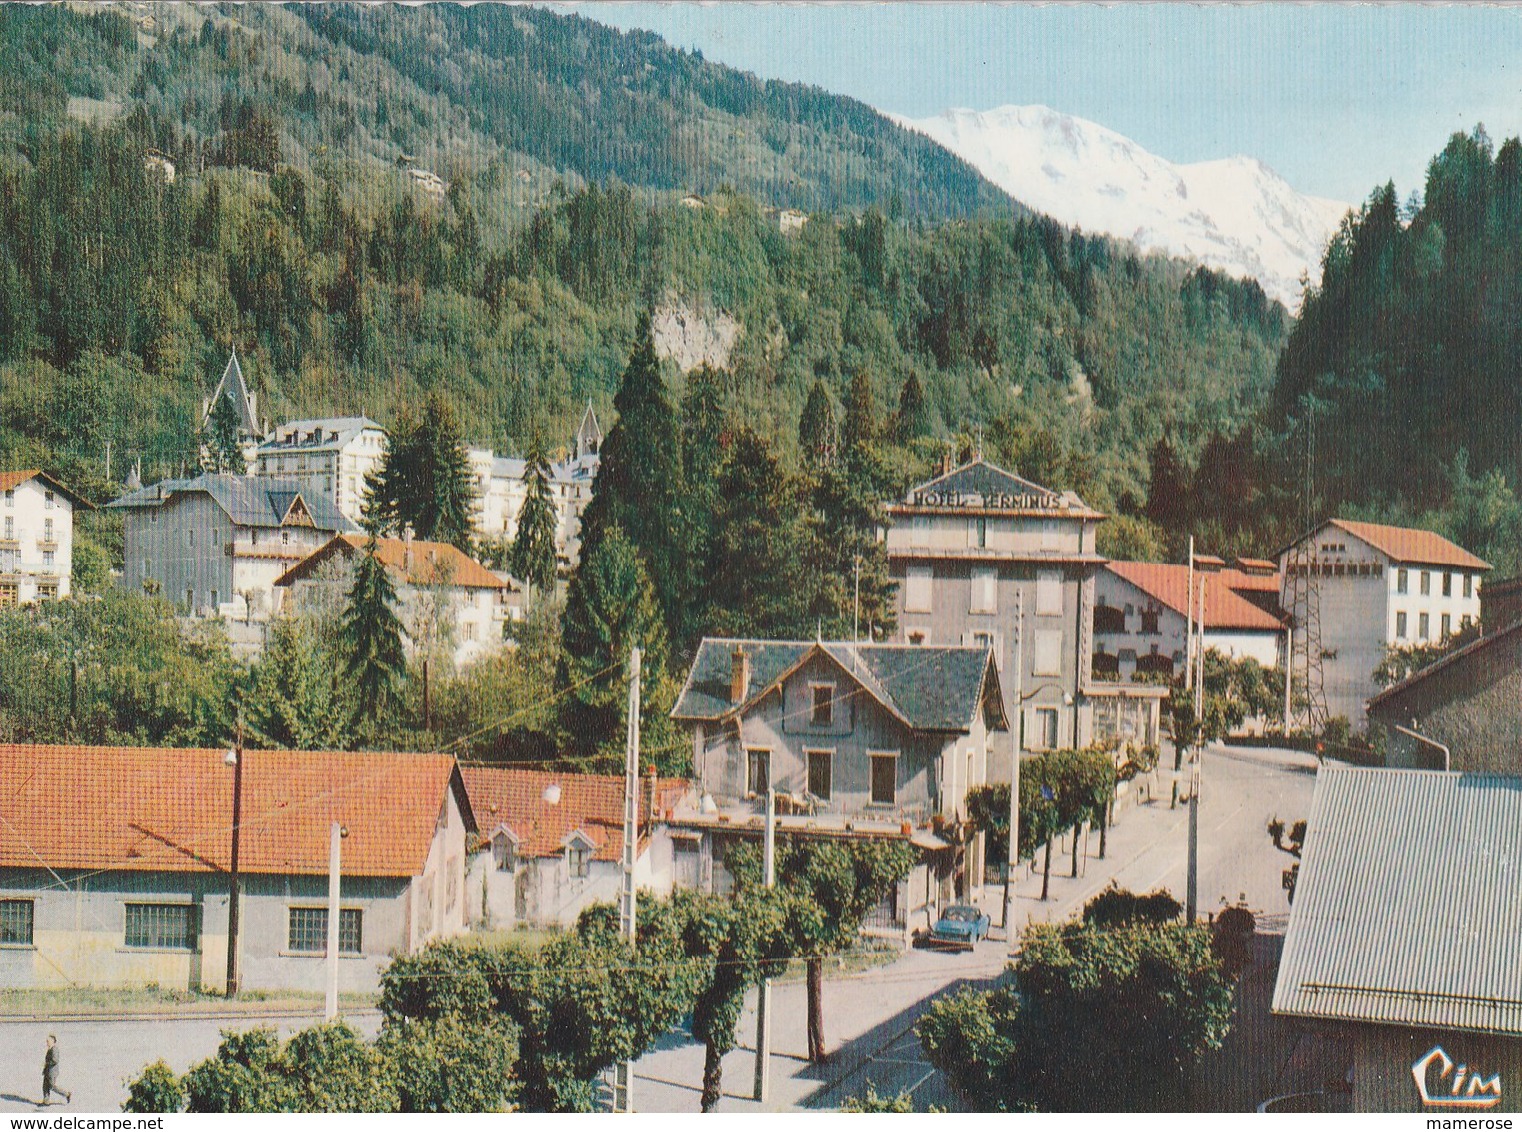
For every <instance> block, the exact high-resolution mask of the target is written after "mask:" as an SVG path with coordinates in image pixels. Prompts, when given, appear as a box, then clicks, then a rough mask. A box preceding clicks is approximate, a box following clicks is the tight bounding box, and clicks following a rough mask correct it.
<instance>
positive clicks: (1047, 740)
mask: <svg viewBox="0 0 1522 1132" xmlns="http://www.w3.org/2000/svg"><path fill="white" fill-rule="evenodd" d="M1035 715H1036V734H1035V742H1034V743H1033V744H1032V746H1033V747H1034V748H1035V749H1036V750H1038V751H1051V750H1055V749H1056V747H1057V709H1056V708H1054V707H1043V708H1037V709H1036V712H1035Z"/></svg>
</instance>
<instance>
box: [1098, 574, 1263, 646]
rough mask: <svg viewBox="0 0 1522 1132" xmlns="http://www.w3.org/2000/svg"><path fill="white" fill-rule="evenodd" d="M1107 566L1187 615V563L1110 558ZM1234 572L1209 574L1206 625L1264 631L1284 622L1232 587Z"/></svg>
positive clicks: (1206, 596) (1206, 597) (1140, 588)
mask: <svg viewBox="0 0 1522 1132" xmlns="http://www.w3.org/2000/svg"><path fill="white" fill-rule="evenodd" d="M1106 569H1108V570H1110V571H1111V572H1112V573H1114V574H1115V575H1117V576H1118V577H1121V578H1124V579H1125V580H1126V581H1128V582H1130V583H1131V584H1132V585H1133V586H1135V587H1136V588H1137V589H1139V590H1141V591H1142V592H1143V593H1144V594H1146V595H1147V596H1148V597H1151V598H1152V599H1153V600H1155V601H1157V602H1159V603H1161V604H1162V605H1165V606H1167V607H1168V608H1169V609H1171V610H1173V611H1174V612H1175V613H1177V614H1179V615H1180V616H1186V615H1187V613H1188V607H1189V596H1188V595H1189V567H1187V566H1179V565H1174V564H1173V563H1168V562H1111V563H1110V564H1109V565H1108V566H1107V567H1106ZM1236 573H1239V571H1234V570H1221V571H1216V572H1215V573H1212V574H1210V575H1208V577H1209V578H1210V584H1209V585H1208V587H1207V588H1206V590H1205V627H1206V629H1252V630H1261V631H1265V632H1276V631H1279V630H1281V629H1283V628H1284V625H1283V623H1282V622H1281V621H1280V620H1279V619H1278V618H1277V617H1275V616H1274V615H1273V614H1272V613H1268V612H1266V611H1264V610H1262V609H1260V608H1258V607H1257V606H1256V605H1254V604H1253V603H1252V602H1250V601H1248V600H1247V599H1246V598H1245V597H1242V596H1241V595H1240V594H1238V593H1237V592H1236V591H1235V590H1234V589H1233V588H1232V585H1231V582H1230V580H1229V579H1230V576H1231V575H1233V574H1236ZM1223 583H1224V584H1223ZM1195 601H1196V602H1198V601H1199V591H1198V590H1196V591H1195Z"/></svg>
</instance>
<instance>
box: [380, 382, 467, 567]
mask: <svg viewBox="0 0 1522 1132" xmlns="http://www.w3.org/2000/svg"><path fill="white" fill-rule="evenodd" d="M365 490H366V500H365V519H366V522H367V525H369V526H371V527H373V528H374V529H375V530H376V531H378V532H380V533H382V534H389V533H398V532H400V531H401V530H402V529H403V528H405V527H411V528H412V533H413V534H414V535H416V536H417V537H418V538H423V539H437V540H439V541H442V542H448V543H453V544H454V545H455V546H457V547H459V548H460V549H461V550H463V551H464V552H465V553H467V554H469V553H471V547H472V542H473V537H474V531H475V507H476V486H475V479H474V477H473V476H472V475H471V473H470V459H469V457H468V455H467V454H466V451H465V436H464V432H463V431H462V429H461V428H460V423H459V419H458V418H457V417H456V416H455V411H454V406H453V405H452V404H451V403H450V401H449V398H448V397H446V396H445V395H444V394H443V393H441V392H438V391H434V392H432V393H429V394H428V396H427V397H426V398H425V399H424V401H423V405H422V410H421V412H418V411H415V410H414V409H413V408H412V407H411V406H403V408H402V409H401V410H400V411H399V412H398V414H397V419H396V422H395V424H394V426H393V428H392V430H391V435H390V438H389V439H388V440H387V443H386V456H385V459H384V460H383V461H382V463H381V466H380V467H379V468H378V469H376V471H374V472H372V473H371V474H370V475H369V476H367V477H366V479H365Z"/></svg>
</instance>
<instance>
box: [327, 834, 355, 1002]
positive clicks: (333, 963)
mask: <svg viewBox="0 0 1522 1132" xmlns="http://www.w3.org/2000/svg"><path fill="white" fill-rule="evenodd" d="M348 836H349V831H348V830H347V829H345V828H344V827H343V825H342V824H340V823H339V822H336V821H335V822H334V823H333V824H332V827H331V828H330V829H329V830H328V1000H327V1016H326V1020H327V1021H329V1022H331V1021H333V1019H335V1018H337V1017H338V927H339V917H340V916H341V915H342V912H341V911H340V910H339V906H338V905H339V887H340V884H341V877H342V873H343V865H342V859H343V839H344V838H345V837H348Z"/></svg>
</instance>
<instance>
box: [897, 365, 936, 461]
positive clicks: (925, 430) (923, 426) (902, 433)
mask: <svg viewBox="0 0 1522 1132" xmlns="http://www.w3.org/2000/svg"><path fill="white" fill-rule="evenodd" d="M894 425H895V428H896V430H897V432H898V439H899V442H900V443H905V444H906V443H908V442H909V441H911V440H919V439H921V438H923V437H926V436H929V435H930V434H931V431H932V428H931V423H930V406H929V405H927V404H926V403H925V387H924V386H923V385H921V384H920V377H919V374H918V373H916V372H915V371H914V370H910V371H909V376H908V377H906V378H905V379H904V388H903V389H902V391H900V393H899V395H898V416H897V418H896V419H895V421H894Z"/></svg>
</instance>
